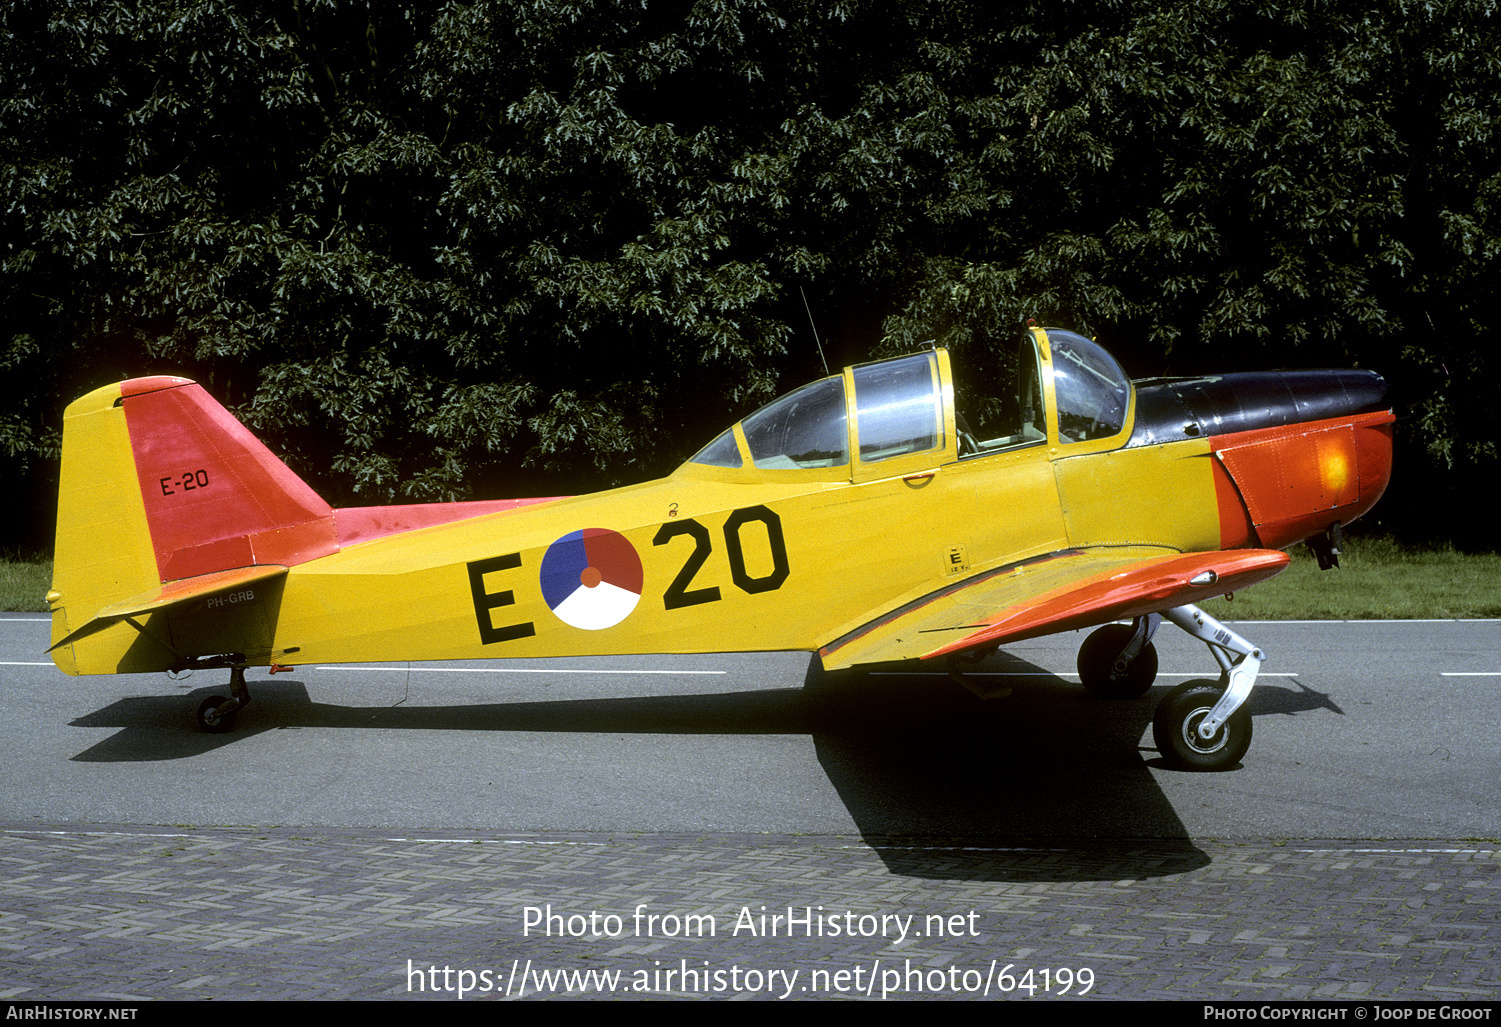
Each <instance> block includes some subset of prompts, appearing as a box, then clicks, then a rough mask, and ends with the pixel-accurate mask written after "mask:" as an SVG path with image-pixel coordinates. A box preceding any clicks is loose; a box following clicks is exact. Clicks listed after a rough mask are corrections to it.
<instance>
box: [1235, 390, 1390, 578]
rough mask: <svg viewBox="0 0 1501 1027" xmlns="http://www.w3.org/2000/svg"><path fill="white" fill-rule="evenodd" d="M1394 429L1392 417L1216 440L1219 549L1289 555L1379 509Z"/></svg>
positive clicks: (1294, 426) (1328, 422) (1286, 428)
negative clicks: (1287, 552)
mask: <svg viewBox="0 0 1501 1027" xmlns="http://www.w3.org/2000/svg"><path fill="white" fill-rule="evenodd" d="M1395 421H1396V417H1395V415H1393V414H1392V413H1391V411H1389V410H1388V411H1379V412H1373V413H1368V414H1361V415H1358V416H1355V417H1340V418H1331V419H1329V420H1323V421H1313V422H1309V423H1304V424H1291V425H1285V426H1282V427H1277V428H1263V429H1259V430H1255V431H1248V432H1238V433H1236V434H1233V435H1222V436H1218V437H1215V438H1212V439H1211V440H1210V443H1211V445H1213V447H1214V453H1215V456H1216V457H1217V458H1218V460H1217V463H1218V464H1219V468H1217V469H1216V474H1215V481H1216V491H1217V492H1218V493H1219V499H1220V533H1221V542H1222V544H1224V545H1226V546H1227V547H1236V546H1244V545H1259V546H1261V547H1263V548H1266V549H1285V548H1286V547H1288V546H1290V545H1293V544H1294V543H1296V542H1301V541H1302V540H1303V539H1306V538H1310V537H1312V536H1314V535H1318V534H1320V533H1322V532H1323V531H1324V530H1325V529H1327V528H1328V527H1329V526H1330V525H1332V524H1335V523H1339V524H1349V523H1350V522H1351V521H1353V520H1354V519H1355V518H1357V517H1359V516H1360V515H1361V514H1363V513H1365V512H1366V511H1367V510H1369V509H1370V508H1371V507H1373V506H1375V505H1376V501H1377V500H1378V499H1380V498H1381V494H1382V493H1383V492H1385V491H1386V486H1387V483H1388V482H1389V481H1390V480H1391V474H1392V425H1393V423H1394V422H1395Z"/></svg>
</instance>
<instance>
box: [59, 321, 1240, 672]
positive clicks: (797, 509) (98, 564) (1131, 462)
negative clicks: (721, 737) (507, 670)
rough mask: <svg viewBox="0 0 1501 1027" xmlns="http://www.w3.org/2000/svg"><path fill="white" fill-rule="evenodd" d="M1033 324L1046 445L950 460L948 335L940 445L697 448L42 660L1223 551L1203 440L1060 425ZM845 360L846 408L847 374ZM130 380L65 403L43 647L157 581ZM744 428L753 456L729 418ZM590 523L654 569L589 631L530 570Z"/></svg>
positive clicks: (676, 622) (521, 639)
mask: <svg viewBox="0 0 1501 1027" xmlns="http://www.w3.org/2000/svg"><path fill="white" fill-rule="evenodd" d="M1032 331H1033V334H1034V336H1035V340H1036V344H1037V349H1038V353H1039V355H1040V357H1041V364H1040V366H1041V371H1042V379H1043V389H1044V392H1045V395H1046V399H1047V404H1046V405H1047V408H1048V410H1049V420H1048V430H1047V438H1046V440H1045V441H1039V442H1035V443H1031V444H1024V445H1018V446H1015V447H1013V448H1010V449H1004V450H1000V451H998V452H994V453H991V454H988V455H981V456H977V457H970V458H966V459H963V460H961V459H960V458H959V456H958V444H957V439H956V431H955V411H954V400H953V383H952V381H951V379H950V372H949V367H948V360H947V354H945V353H943V352H942V351H939V352H938V354H937V358H936V360H935V365H934V366H935V367H936V369H937V370H936V373H937V374H938V375H939V376H940V383H939V385H940V394H941V396H942V399H943V411H942V419H941V427H942V443H941V445H940V446H939V447H938V448H936V449H934V450H931V451H929V452H924V453H915V454H907V455H904V456H901V457H897V458H895V459H893V460H888V461H880V462H873V463H866V462H863V461H862V460H861V459H860V456H859V453H860V450H859V446H858V439H852V440H851V450H850V463H849V464H847V465H845V466H841V467H832V468H827V469H799V470H762V469H756V468H754V467H752V466H751V464H750V462H749V460H747V461H746V465H745V467H743V468H722V467H712V466H707V465H703V464H694V463H689V464H685V465H684V466H683V467H681V468H680V469H679V470H678V471H676V472H675V473H674V474H672V475H671V476H669V477H667V478H664V479H661V480H658V481H653V482H648V483H645V484H641V485H635V486H631V487H627V488H622V489H616V490H613V491H610V492H604V493H599V494H596V495H589V496H581V497H575V498H571V499H562V500H556V501H552V502H547V503H542V504H538V505H535V506H529V507H524V508H521V509H518V510H514V511H509V512H505V513H498V514H491V515H486V516H482V517H477V518H473V519H469V520H463V521H458V522H455V523H450V524H445V525H439V526H434V527H428V528H423V529H420V530H416V531H410V532H405V533H402V534H398V535H392V536H388V537H385V538H381V539H376V540H373V541H369V542H364V543H360V544H357V545H351V546H348V547H347V548H344V549H343V550H341V551H340V552H337V553H335V554H334V555H331V556H326V557H322V558H319V559H316V560H312V561H310V562H307V563H303V564H300V565H298V566H294V567H291V568H290V570H289V571H288V572H287V573H286V575H285V576H284V577H276V578H274V579H271V580H261V581H258V582H256V583H255V585H254V601H253V602H247V603H240V604H236V605H235V606H233V607H232V608H221V609H215V610H206V609H204V608H203V604H202V603H199V604H198V605H197V606H190V605H187V604H178V605H175V606H174V605H172V604H166V605H165V606H163V605H162V604H161V603H157V604H156V605H155V606H151V605H150V604H149V603H148V604H147V605H145V606H143V608H142V609H141V610H140V611H139V616H134V617H132V618H131V619H130V620H123V619H122V620H115V621H113V622H111V623H109V624H107V625H103V626H101V627H100V628H99V630H95V631H93V632H92V633H90V634H87V635H86V636H85V637H80V638H77V639H74V640H72V641H69V642H68V644H67V645H65V646H63V647H62V648H60V649H58V650H57V651H55V652H54V653H53V656H54V658H55V659H56V661H57V663H58V666H59V667H61V668H62V669H63V670H65V671H67V672H68V673H73V674H78V673H82V674H98V673H118V672H123V671H133V670H156V669H164V668H166V667H169V666H172V665H174V664H177V665H181V660H182V657H183V655H184V653H185V652H187V651H188V649H189V648H190V647H191V649H192V650H193V651H194V653H191V654H190V655H192V654H198V655H204V654H222V653H229V652H239V653H243V654H244V662H246V663H247V664H251V665H266V664H270V663H280V664H284V665H297V664H310V663H357V662H374V661H390V660H440V659H441V660H453V659H471V658H492V659H493V658H502V657H546V656H560V655H584V654H628V653H646V652H664V653H691V652H729V651H753V650H761V651H765V650H806V651H816V650H818V649H819V648H820V647H823V646H825V645H827V644H829V643H830V642H831V641H833V640H836V639H839V638H841V637H842V636H845V635H847V634H849V633H851V632H855V631H857V630H859V629H861V628H862V626H868V625H870V624H871V623H872V622H873V621H877V620H878V619H879V618H881V617H882V616H883V615H885V614H887V613H889V612H890V611H893V610H896V609H898V608H900V607H902V606H903V605H904V604H909V603H912V602H914V601H916V600H919V599H921V598H922V597H924V596H929V595H931V594H933V593H935V592H936V591H939V590H942V589H944V588H945V587H946V586H951V585H952V584H954V583H955V582H958V581H963V580H965V579H967V578H971V577H973V576H975V575H979V574H982V573H984V572H986V571H990V570H994V569H996V568H1002V567H1006V566H1008V565H1011V564H1014V563H1017V562H1018V561H1024V560H1027V559H1029V558H1032V557H1038V556H1042V555H1044V554H1048V553H1053V552H1057V551H1059V550H1062V549H1065V548H1073V549H1078V548H1085V549H1089V548H1093V547H1102V548H1101V550H1100V551H1101V552H1102V553H1109V552H1111V551H1114V552H1115V558H1116V559H1118V558H1119V557H1120V556H1122V555H1124V554H1123V553H1122V552H1121V551H1120V550H1121V547H1131V548H1130V550H1129V552H1130V553H1131V554H1132V555H1138V554H1152V553H1171V552H1175V551H1189V550H1209V551H1215V550H1218V549H1219V538H1220V536H1219V523H1218V513H1217V508H1216V500H1215V492H1214V485H1213V480H1212V478H1211V473H1212V472H1211V466H1210V459H1211V457H1210V452H1209V444H1208V442H1207V440H1203V439H1187V440H1184V441H1182V442H1174V443H1172V444H1166V445H1157V446H1148V447H1139V448H1134V449H1130V450H1123V449H1121V447H1122V446H1123V445H1124V443H1125V441H1126V439H1127V438H1128V437H1129V435H1130V432H1131V427H1132V422H1133V418H1134V415H1135V399H1134V393H1133V396H1132V399H1131V406H1130V409H1129V411H1128V415H1127V418H1126V422H1125V424H1124V426H1123V427H1122V429H1121V431H1120V432H1119V433H1118V434H1117V435H1115V436H1113V437H1111V438H1108V439H1097V440H1093V441H1090V442H1083V443H1070V442H1067V441H1066V440H1063V439H1060V436H1059V432H1058V423H1057V415H1056V412H1055V403H1054V396H1053V385H1052V364H1051V357H1050V353H1049V347H1048V340H1047V337H1046V335H1045V333H1044V332H1043V330H1042V329H1033V330H1032ZM843 377H844V383H845V396H846V399H847V402H848V403H849V404H850V410H849V418H850V420H849V423H850V424H857V420H856V417H855V409H854V388H853V378H852V377H851V372H850V371H849V370H846V371H845V372H844V375H843ZM118 395H119V389H118V387H114V391H113V394H112V393H111V390H110V389H108V388H107V389H101V390H99V391H98V392H95V393H92V394H90V395H89V396H87V397H85V398H84V399H82V400H79V401H78V402H77V403H75V404H73V406H71V407H70V408H69V410H68V415H67V418H68V420H67V432H68V435H67V437H66V442H65V455H64V467H63V502H62V513H61V516H60V522H59V533H58V549H57V551H58V563H57V572H56V574H57V577H56V581H55V591H56V592H58V593H61V594H62V597H63V599H62V602H63V604H64V605H63V607H62V608H60V609H57V610H56V612H55V614H54V625H53V641H54V644H56V643H57V642H58V641H60V640H63V639H65V638H66V637H67V636H68V634H69V632H70V631H77V630H78V629H79V628H80V626H82V625H83V624H84V623H85V621H86V620H87V619H88V618H89V617H91V616H95V615H96V614H97V613H99V612H100V611H102V610H106V608H109V607H111V605H112V604H121V603H123V602H125V601H126V600H129V599H130V598H131V597H133V596H140V595H142V594H143V593H146V592H148V591H149V590H150V589H151V588H153V587H154V586H156V585H158V584H159V582H158V580H157V572H156V566H155V563H154V561H153V557H152V552H151V546H150V543H149V539H148V535H147V525H146V519H145V514H144V513H143V511H142V508H141V501H140V498H139V485H138V482H137V480H136V476H135V473H136V472H135V467H134V464H133V461H132V458H131V451H130V445H129V439H128V437H127V436H126V435H125V434H124V432H125V425H124V419H123V413H122V411H121V410H120V408H119V406H118V405H116V404H115V402H114V399H115V397H117V396H118ZM734 438H735V439H736V443H737V445H738V447H739V448H740V451H741V454H742V456H745V455H747V452H748V451H747V449H746V440H745V435H744V432H743V431H741V429H740V428H739V427H738V426H737V427H736V429H735V435H734ZM130 497H134V499H133V500H132V499H131V498H130ZM690 521H691V522H694V523H695V524H696V525H698V526H699V527H698V528H696V529H692V530H691V532H690V529H687V528H683V527H681V526H682V525H685V524H687V523H688V522H690ZM675 526H677V527H675ZM777 528H779V529H780V531H779V534H780V543H781V544H780V546H779V545H778V543H777V540H776V538H775V536H776V535H777V534H778V532H777V530H776V529H777ZM584 529H607V530H609V531H612V532H618V533H620V534H621V535H623V536H624V537H625V538H626V539H627V540H628V541H629V542H630V544H631V546H632V547H634V549H635V552H636V553H637V554H638V555H639V557H640V560H641V564H642V571H643V577H642V593H641V598H640V601H639V602H638V603H637V604H636V606H635V608H634V609H633V610H631V612H630V613H629V614H628V615H627V616H625V617H624V618H623V619H622V620H620V622H619V623H616V624H614V625H613V626H610V627H605V628H602V629H600V630H589V629H586V628H579V627H573V626H570V625H569V624H567V623H565V622H564V621H563V620H561V619H560V618H559V617H558V616H557V615H556V614H554V613H553V611H552V610H551V609H550V608H549V606H548V604H547V603H546V602H545V601H544V598H543V595H542V589H541V585H540V580H539V571H540V568H541V564H542V560H543V557H544V554H545V553H546V552H547V551H548V548H549V547H550V546H551V545H553V543H555V542H557V541H558V540H559V539H561V538H563V537H564V536H566V535H567V534H569V533H570V532H575V531H580V530H584ZM673 532H676V533H675V534H674V533H673ZM103 538H108V539H109V540H110V541H109V544H108V545H105V546H101V545H100V539H103ZM778 549H780V550H782V553H781V554H779V553H778ZM779 555H783V556H784V562H785V571H786V573H785V576H784V577H779V570H778V556H779ZM700 556H701V557H702V562H701V565H699V566H698V567H697V568H696V569H693V568H692V567H691V563H692V562H693V561H694V560H695V559H697V557H700ZM503 558H509V559H503ZM475 565H478V568H477V569H476V567H475ZM486 568H489V569H486ZM685 576H686V577H685ZM745 583H749V585H750V588H749V589H747V588H746V587H743V586H744V584H745ZM773 583H775V584H773ZM1053 584H1056V583H1053ZM1038 587H1039V588H1041V587H1042V584H1041V583H1040V584H1039V585H1038ZM1048 587H1053V585H1052V584H1049V585H1048ZM711 589H717V598H713V599H712V600H708V601H698V602H694V603H692V604H690V605H678V606H676V608H669V607H670V605H671V604H670V603H669V601H668V600H669V596H670V595H671V594H672V593H673V592H674V591H676V592H677V593H678V594H684V593H686V594H687V595H689V596H690V597H694V598H698V599H700V600H704V599H705V598H706V597H707V596H709V595H712V593H711V592H709V591H708V590H711ZM148 598H149V597H148ZM106 619H108V618H106ZM486 637H489V638H490V639H491V640H490V641H488V642H487V641H485V638H486ZM871 638H872V639H873V640H874V641H876V642H880V643H881V644H878V645H874V646H866V647H865V648H866V652H867V653H868V654H869V655H867V656H859V655H858V653H856V651H855V650H856V649H858V648H859V647H854V648H852V649H850V651H849V652H848V653H847V654H846V655H845V656H838V655H836V656H833V657H830V658H826V660H825V662H826V665H828V666H830V667H831V669H832V668H836V667H838V666H842V665H844V664H846V663H848V662H854V661H855V660H856V659H858V660H859V661H860V662H864V661H865V660H866V659H876V658H879V659H887V658H892V657H906V656H915V655H920V648H921V647H920V646H917V647H916V648H914V645H911V644H904V645H895V644H892V643H891V642H890V640H889V639H882V638H881V637H880V633H879V629H876V630H875V631H874V632H873V634H872V635H871ZM168 640H170V644H169V643H168ZM947 640H948V639H945V640H944V641H947ZM936 644H937V643H936V642H935V643H933V645H936ZM932 647H933V646H932V645H930V646H929V648H932Z"/></svg>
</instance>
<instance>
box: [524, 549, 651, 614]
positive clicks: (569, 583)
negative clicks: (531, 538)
mask: <svg viewBox="0 0 1501 1027" xmlns="http://www.w3.org/2000/svg"><path fill="white" fill-rule="evenodd" d="M541 579H542V581H541V584H542V598H543V599H544V600H545V601H546V602H547V606H548V608H549V609H551V610H552V612H553V613H555V614H557V616H558V619H559V620H561V621H562V622H563V623H564V624H567V625H569V626H570V627H575V628H583V629H585V630H587V631H601V630H603V629H604V628H609V627H613V626H615V625H616V624H619V623H620V622H621V621H623V620H625V619H626V617H628V616H630V613H631V611H632V610H634V609H635V608H636V604H637V603H638V602H640V601H641V582H642V573H641V557H640V556H639V555H638V554H637V553H636V547H635V546H633V545H631V543H630V541H629V540H627V539H626V537H625V536H624V535H622V534H620V532H618V531H610V530H609V529H608V528H584V529H583V530H582V531H571V532H569V533H568V534H566V535H564V536H563V537H562V538H560V539H558V540H557V541H556V542H554V543H553V544H552V545H550V546H548V547H547V552H546V553H544V554H542V570H541Z"/></svg>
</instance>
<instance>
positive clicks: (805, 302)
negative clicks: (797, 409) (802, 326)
mask: <svg viewBox="0 0 1501 1027" xmlns="http://www.w3.org/2000/svg"><path fill="white" fill-rule="evenodd" d="M797 291H798V293H800V294H801V295H802V297H803V309H804V310H806V311H807V312H808V327H810V328H812V329H813V344H814V345H815V346H817V347H818V359H819V360H822V361H823V373H824V374H828V373H829V359H828V357H825V356H824V355H823V343H821V342H819V341H818V325H816V324H814V323H813V308H812V307H810V306H808V294H807V293H806V292H803V287H802V286H801V285H799V286H798V287H797Z"/></svg>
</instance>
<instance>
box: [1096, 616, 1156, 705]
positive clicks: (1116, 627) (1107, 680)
mask: <svg viewBox="0 0 1501 1027" xmlns="http://www.w3.org/2000/svg"><path fill="white" fill-rule="evenodd" d="M1133 634H1135V628H1133V627H1132V626H1131V625H1129V624H1106V625H1105V626H1104V627H1103V628H1100V629H1099V630H1098V631H1096V632H1094V633H1093V634H1092V635H1090V636H1089V637H1088V638H1086V639H1085V640H1084V644H1083V645H1081V646H1080V647H1079V660H1078V667H1079V681H1080V683H1082V684H1083V685H1084V687H1085V688H1087V689H1088V690H1089V694H1090V695H1093V696H1096V697H1098V698H1101V699H1139V698H1141V697H1142V696H1143V695H1146V694H1147V689H1149V688H1151V687H1152V682H1153V681H1156V680H1157V648H1156V647H1155V646H1154V645H1152V643H1151V642H1148V643H1147V644H1146V645H1144V646H1142V647H1141V652H1139V653H1137V654H1136V658H1135V659H1134V660H1132V661H1131V662H1130V663H1128V664H1126V666H1125V667H1124V668H1122V669H1120V670H1117V669H1116V666H1115V663H1116V660H1117V658H1118V657H1119V656H1120V654H1121V651H1122V650H1124V649H1125V648H1126V644H1127V643H1128V642H1130V641H1131V636H1132V635H1133Z"/></svg>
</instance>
